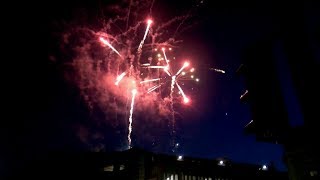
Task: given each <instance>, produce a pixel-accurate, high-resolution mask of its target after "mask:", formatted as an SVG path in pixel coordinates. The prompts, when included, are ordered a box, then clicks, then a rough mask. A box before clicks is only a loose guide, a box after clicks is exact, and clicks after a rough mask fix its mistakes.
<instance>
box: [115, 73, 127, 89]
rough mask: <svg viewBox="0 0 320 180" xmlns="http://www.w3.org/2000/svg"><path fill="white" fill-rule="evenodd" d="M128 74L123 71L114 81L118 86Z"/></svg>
mask: <svg viewBox="0 0 320 180" xmlns="http://www.w3.org/2000/svg"><path fill="white" fill-rule="evenodd" d="M125 75H126V72H123V73H121V74H120V75H119V76H118V77H117V79H116V82H115V83H114V84H115V85H116V86H118V85H119V83H120V81H121V80H122V79H123V77H124V76H125Z"/></svg>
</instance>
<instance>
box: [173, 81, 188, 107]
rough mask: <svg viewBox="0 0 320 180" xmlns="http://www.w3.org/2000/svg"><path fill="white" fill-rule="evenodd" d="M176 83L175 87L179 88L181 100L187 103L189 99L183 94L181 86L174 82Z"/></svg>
mask: <svg viewBox="0 0 320 180" xmlns="http://www.w3.org/2000/svg"><path fill="white" fill-rule="evenodd" d="M176 85H177V87H178V89H179V91H180V93H181V95H182V97H183V102H184V103H185V104H186V103H188V102H189V101H190V99H189V98H188V97H187V96H186V95H185V94H184V92H183V90H182V88H181V87H180V85H179V84H178V83H177V82H176Z"/></svg>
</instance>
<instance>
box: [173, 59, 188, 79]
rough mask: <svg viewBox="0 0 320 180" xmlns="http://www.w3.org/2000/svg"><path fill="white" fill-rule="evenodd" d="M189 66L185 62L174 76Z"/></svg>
mask: <svg viewBox="0 0 320 180" xmlns="http://www.w3.org/2000/svg"><path fill="white" fill-rule="evenodd" d="M188 66H189V63H188V62H185V63H184V64H183V66H182V67H181V69H180V70H179V71H178V72H177V73H176V76H177V75H179V74H180V73H181V71H183V69H184V68H186V67H188Z"/></svg>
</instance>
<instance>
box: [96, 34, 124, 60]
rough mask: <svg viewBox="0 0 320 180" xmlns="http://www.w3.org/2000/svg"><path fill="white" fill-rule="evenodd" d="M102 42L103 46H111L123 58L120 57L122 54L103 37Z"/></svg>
mask: <svg viewBox="0 0 320 180" xmlns="http://www.w3.org/2000/svg"><path fill="white" fill-rule="evenodd" d="M100 41H101V42H102V43H103V44H105V45H107V46H109V47H110V48H111V49H112V50H113V51H114V52H115V53H117V54H118V55H119V56H120V57H122V56H121V55H120V53H119V52H118V51H117V50H116V49H115V48H114V47H113V46H112V45H111V44H110V43H109V42H108V41H107V40H105V39H103V38H102V37H100Z"/></svg>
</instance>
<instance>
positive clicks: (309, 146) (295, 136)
mask: <svg viewBox="0 0 320 180" xmlns="http://www.w3.org/2000/svg"><path fill="white" fill-rule="evenodd" d="M287 7H288V4H282V3H277V4H275V6H274V32H273V33H272V34H271V35H270V36H269V37H265V38H263V39H261V40H260V41H258V42H256V43H255V44H252V45H251V46H250V47H248V48H247V49H245V50H244V55H243V64H242V65H241V67H240V68H239V69H238V71H237V72H238V73H239V74H241V75H242V77H244V80H245V84H246V87H247V91H246V93H244V94H243V95H241V97H240V99H241V100H242V101H243V102H246V103H248V104H249V106H250V108H251V114H252V119H251V120H249V121H250V122H249V121H248V122H249V123H248V125H247V126H246V127H245V132H246V133H252V134H254V135H255V136H256V138H257V140H258V141H264V142H270V143H279V144H281V145H283V147H284V149H285V154H284V161H285V162H286V164H287V167H288V172H289V176H290V179H292V180H306V179H318V178H319V173H320V158H319V152H320V149H319V147H320V141H318V140H316V138H317V137H319V136H320V131H319V128H320V126H319V122H318V120H319V119H320V117H319V110H318V109H317V107H318V105H316V104H318V103H319V100H320V94H319V92H320V89H319V86H318V85H317V83H316V82H319V77H320V71H319V68H320V63H319V61H318V59H317V58H316V57H315V55H316V54H317V48H315V46H314V45H313V43H312V41H311V40H312V38H311V37H313V36H314V37H315V36H316V34H312V33H310V32H309V33H308V32H307V31H310V29H309V30H307V26H308V22H307V21H311V19H312V18H315V17H307V16H306V14H307V13H308V11H312V8H315V7H312V6H311V5H310V4H309V5H308V6H307V5H306V4H303V3H302V4H300V3H294V2H292V3H290V8H287ZM283 9H287V11H286V13H283ZM318 51H319V49H318Z"/></svg>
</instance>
